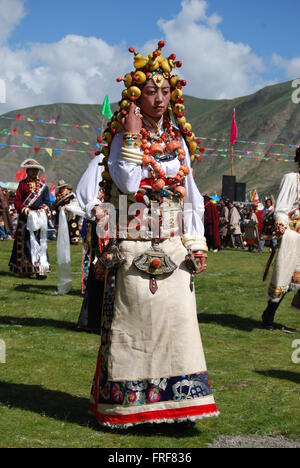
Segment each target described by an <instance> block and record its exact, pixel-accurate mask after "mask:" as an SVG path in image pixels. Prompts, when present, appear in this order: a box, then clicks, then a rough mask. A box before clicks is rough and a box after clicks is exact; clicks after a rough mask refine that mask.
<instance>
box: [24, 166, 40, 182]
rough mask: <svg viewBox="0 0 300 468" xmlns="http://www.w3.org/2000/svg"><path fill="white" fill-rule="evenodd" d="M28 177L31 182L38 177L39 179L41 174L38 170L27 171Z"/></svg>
mask: <svg viewBox="0 0 300 468" xmlns="http://www.w3.org/2000/svg"><path fill="white" fill-rule="evenodd" d="M26 172H27V176H28V177H29V179H31V180H36V179H37V177H38V174H39V170H38V169H27V171H26Z"/></svg>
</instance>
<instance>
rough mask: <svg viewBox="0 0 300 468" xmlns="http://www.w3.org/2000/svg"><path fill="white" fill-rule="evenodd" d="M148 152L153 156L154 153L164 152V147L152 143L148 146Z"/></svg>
mask: <svg viewBox="0 0 300 468" xmlns="http://www.w3.org/2000/svg"><path fill="white" fill-rule="evenodd" d="M150 153H151V154H152V156H155V155H156V154H164V148H163V147H162V145H160V144H158V143H153V144H152V145H151V146H150Z"/></svg>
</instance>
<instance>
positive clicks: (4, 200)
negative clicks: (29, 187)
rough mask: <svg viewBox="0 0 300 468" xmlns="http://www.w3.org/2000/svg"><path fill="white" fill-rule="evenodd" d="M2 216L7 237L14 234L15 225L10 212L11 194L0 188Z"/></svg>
mask: <svg viewBox="0 0 300 468" xmlns="http://www.w3.org/2000/svg"><path fill="white" fill-rule="evenodd" d="M0 216H1V217H2V222H3V228H4V231H5V234H6V235H7V236H9V235H11V234H12V231H13V225H12V220H11V216H10V212H9V192H8V191H7V190H5V189H2V188H1V187H0Z"/></svg>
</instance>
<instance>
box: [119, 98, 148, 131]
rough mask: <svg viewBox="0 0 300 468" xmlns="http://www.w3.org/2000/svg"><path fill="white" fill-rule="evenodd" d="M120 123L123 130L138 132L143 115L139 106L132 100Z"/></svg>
mask: <svg viewBox="0 0 300 468" xmlns="http://www.w3.org/2000/svg"><path fill="white" fill-rule="evenodd" d="M122 124H123V128H124V131H125V132H128V133H140V131H141V129H142V126H143V117H142V115H141V112H140V108H139V107H137V106H136V105H135V104H134V102H132V103H131V105H130V108H129V112H128V114H127V115H126V117H124V119H122Z"/></svg>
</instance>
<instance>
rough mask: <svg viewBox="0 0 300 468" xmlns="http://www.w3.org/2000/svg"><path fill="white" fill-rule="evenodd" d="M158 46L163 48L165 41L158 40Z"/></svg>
mask: <svg viewBox="0 0 300 468" xmlns="http://www.w3.org/2000/svg"><path fill="white" fill-rule="evenodd" d="M158 47H159V48H160V49H163V48H164V47H165V41H159V43H158Z"/></svg>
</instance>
